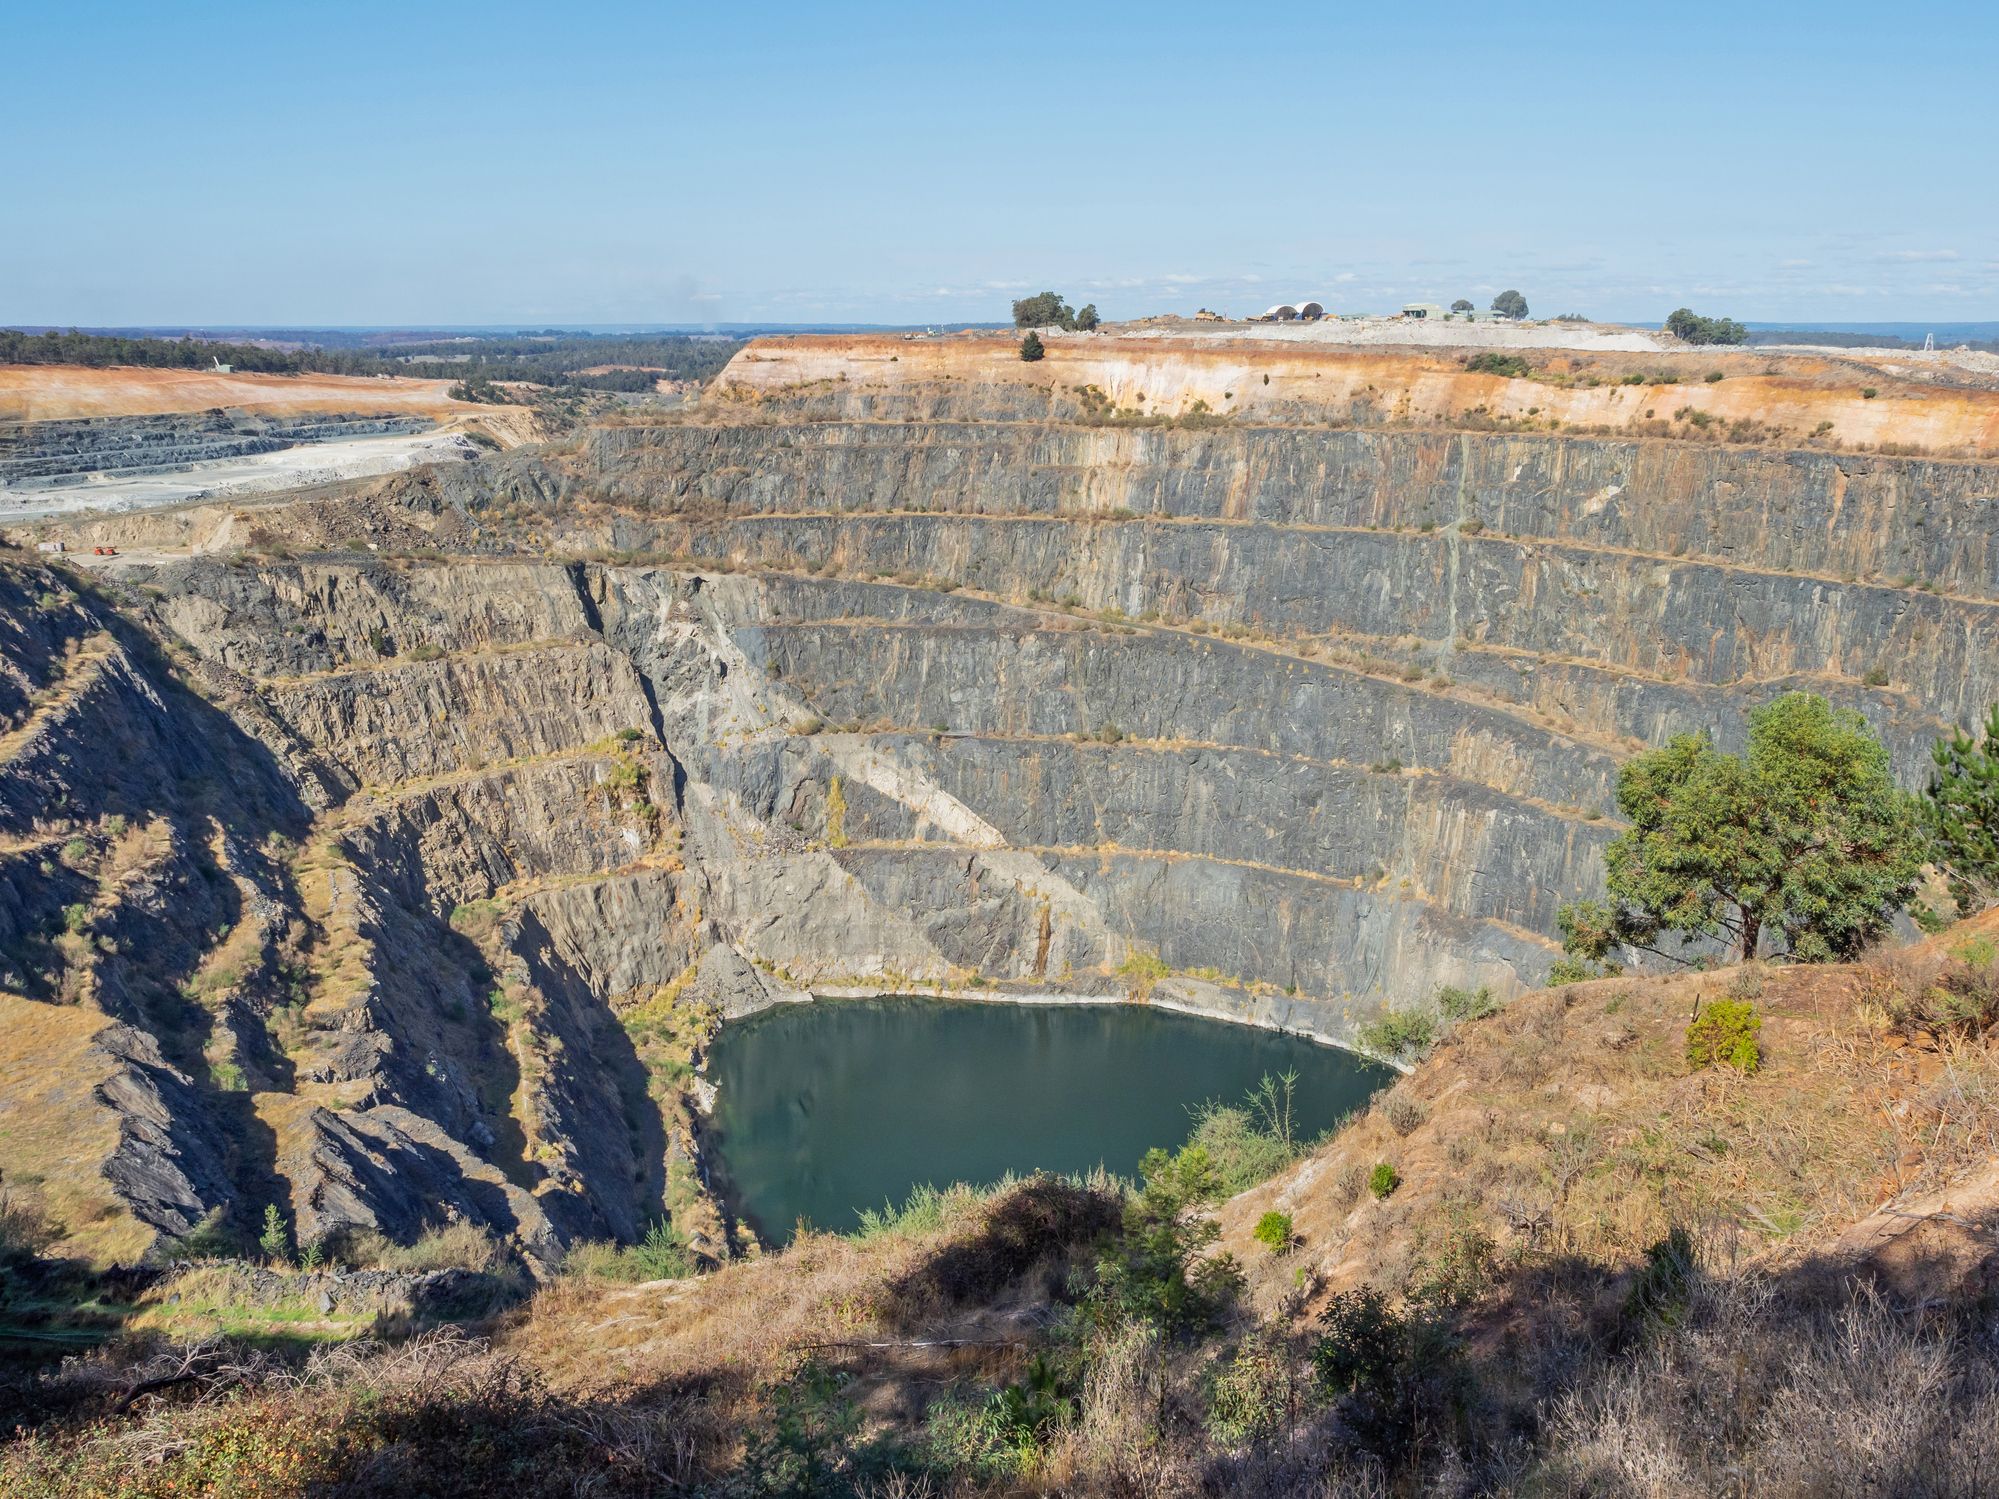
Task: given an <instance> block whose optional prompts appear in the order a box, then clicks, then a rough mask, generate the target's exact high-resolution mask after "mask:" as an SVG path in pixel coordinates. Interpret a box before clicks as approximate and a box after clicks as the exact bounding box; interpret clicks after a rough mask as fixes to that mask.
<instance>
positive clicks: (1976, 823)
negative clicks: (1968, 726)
mask: <svg viewBox="0 0 1999 1499" xmlns="http://www.w3.org/2000/svg"><path fill="white" fill-rule="evenodd" d="M1930 758H1931V759H1933V760H1935V761H1936V770H1935V772H1934V773H1933V774H1932V775H1931V777H1930V791H1929V796H1928V798H1927V799H1926V800H1925V802H1924V808H1923V810H1924V812H1925V813H1926V814H1927V816H1928V820H1929V825H1930V833H1931V836H1932V837H1933V839H1934V841H1935V849H1934V857H1935V859H1936V862H1937V865H1938V867H1939V868H1941V869H1942V870H1943V872H1944V876H1945V878H1947V879H1948V880H1949V881H1950V893H1951V896H1952V898H1953V899H1955V900H1956V901H1957V911H1958V914H1959V915H1960V916H1970V915H1972V914H1973V913H1974V912H1976V911H1978V910H1980V909H1982V908H1983V907H1984V906H1986V905H1989V904H1990V903H1991V902H1992V901H1993V899H1994V898H1995V897H1999V707H1995V708H1994V709H1993V710H1992V712H1991V714H1990V716H1988V717H1987V718H1986V720H1985V737H1984V740H1983V742H1980V741H1979V740H1976V739H1973V738H1972V737H1971V735H1969V734H1967V733H1965V732H1964V731H1963V730H1961V729H1959V730H1956V731H1954V732H1953V733H1952V734H1951V736H1950V738H1948V739H1940V740H1938V741H1937V742H1936V743H1935V744H1934V745H1932V746H1931V747H1930Z"/></svg>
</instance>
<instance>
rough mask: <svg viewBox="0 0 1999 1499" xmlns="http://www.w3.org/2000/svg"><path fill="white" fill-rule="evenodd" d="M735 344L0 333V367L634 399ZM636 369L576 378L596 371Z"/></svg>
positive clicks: (685, 338) (724, 355)
mask: <svg viewBox="0 0 1999 1499" xmlns="http://www.w3.org/2000/svg"><path fill="white" fill-rule="evenodd" d="M742 344H743V341H742V340H741V339H718V338H709V337H697V336H695V335H692V334H656V333H646V334H626V333H605V334H562V335H555V336H548V335H543V336H538V337H537V336H522V335H495V336H479V335H472V336H469V337H461V338H452V339H442V340H431V341H426V342H417V343H409V344H399V345H392V346H390V348H389V349H386V350H378V349H365V348H341V349H331V348H321V347H318V346H306V347H303V348H271V347H268V346H265V345H262V344H241V343H225V342H220V341H215V340H209V339H201V338H195V337H192V336H183V337H181V338H148V337H145V336H142V335H129V334H118V333H84V332H80V331H78V330H77V329H74V328H72V329H69V330H67V331H63V330H58V329H53V328H52V329H49V330H48V331H46V332H42V333H25V332H22V331H20V330H18V329H12V328H0V364H17V365H19V364H27V365H42V364H73V365H83V366H86V367H89V368H93V369H105V368H110V367H112V366H116V365H133V366H137V367H139V368H142V369H207V368H208V367H209V366H210V364H211V363H212V362H214V361H217V360H219V361H220V362H221V363H223V364H226V365H230V366H232V367H233V368H235V369H238V370H243V371H248V372H252V373H257V374H274V375H298V374H324V375H364V376H365V375H402V376H409V377H413V378H416V379H430V380H458V381H461V382H463V383H464V384H466V385H468V386H482V385H488V384H490V383H491V382H493V381H495V380H517V381H524V382H526V383H529V384H534V385H547V386H555V387H563V388H567V389H571V390H578V389H580V390H601V391H643V390H650V389H652V387H653V382H654V381H656V380H659V379H662V378H664V379H674V380H707V379H710V378H712V377H713V376H714V375H716V374H718V373H719V372H720V371H721V369H722V367H723V366H724V365H726V364H727V363H728V362H729V359H730V358H731V356H733V355H734V354H735V352H736V351H737V350H738V349H740V348H741V347H742ZM604 364H628V365H637V366H643V368H638V369H627V370H606V371H603V372H601V373H598V374H590V375H586V374H582V373H580V372H581V371H583V370H586V369H590V368H592V367H593V366H596V365H604Z"/></svg>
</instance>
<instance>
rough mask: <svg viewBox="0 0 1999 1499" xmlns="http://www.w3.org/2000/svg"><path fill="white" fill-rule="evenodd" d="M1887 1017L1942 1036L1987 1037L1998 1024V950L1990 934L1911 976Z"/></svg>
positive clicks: (1894, 997) (1891, 1000) (1892, 1001)
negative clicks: (1987, 1032)
mask: <svg viewBox="0 0 1999 1499" xmlns="http://www.w3.org/2000/svg"><path fill="white" fill-rule="evenodd" d="M1905 972H1906V970H1905ZM1888 1018H1889V1020H1890V1021H1891V1022H1892V1023H1893V1024H1895V1025H1896V1026H1899V1027H1901V1028H1903V1029H1905V1030H1924V1031H1929V1032H1930V1033H1932V1034H1933V1035H1938V1036H1969V1037H1975V1036H1981V1035H1983V1034H1984V1033H1985V1032H1986V1031H1988V1030H1990V1029H1992V1028H1993V1026H1995V1025H1999V949H1995V947H1994V945H1993V943H1992V941H1991V940H1990V939H1989V938H1985V937H1979V938H1974V939H1973V940H1971V941H1969V942H1966V943H1963V944H1962V945H1960V946H1959V947H1958V948H1956V949H1955V950H1954V951H1953V952H1951V953H1950V954H1949V955H1948V956H1947V957H1946V958H1945V959H1944V960H1943V962H1942V964H1941V965H1940V966H1938V967H1937V968H1936V969H1935V970H1934V972H1931V973H1928V974H1926V975H1925V974H1922V973H1921V972H1917V973H1912V974H1908V976H1906V977H1905V978H1904V980H1903V982H1902V983H1901V985H1900V986H1899V988H1898V989H1897V991H1896V992H1895V993H1894V994H1893V995H1891V997H1890V998H1889V1000H1888Z"/></svg>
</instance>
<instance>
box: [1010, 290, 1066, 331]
mask: <svg viewBox="0 0 1999 1499" xmlns="http://www.w3.org/2000/svg"><path fill="white" fill-rule="evenodd" d="M1013 325H1014V327H1016V328H1073V327H1075V326H1076V313H1075V310H1074V309H1073V308H1071V307H1070V306H1069V304H1068V303H1067V302H1064V301H1063V300H1062V294H1061V293H1060V292H1053V291H1044V292H1040V293H1038V294H1036V295H1035V296H1032V297H1022V298H1021V299H1020V300H1019V301H1018V302H1016V303H1014V304H1013Z"/></svg>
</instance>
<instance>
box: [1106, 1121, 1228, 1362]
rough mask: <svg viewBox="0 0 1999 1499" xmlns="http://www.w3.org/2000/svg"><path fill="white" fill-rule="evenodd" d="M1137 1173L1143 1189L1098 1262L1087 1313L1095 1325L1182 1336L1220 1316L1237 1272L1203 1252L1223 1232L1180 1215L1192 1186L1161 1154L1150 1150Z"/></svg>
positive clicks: (1134, 1197) (1132, 1199) (1207, 1221)
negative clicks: (1140, 1327) (1135, 1325)
mask: <svg viewBox="0 0 1999 1499" xmlns="http://www.w3.org/2000/svg"><path fill="white" fill-rule="evenodd" d="M1140 1169H1141V1170H1142V1171H1143V1172H1144V1175H1145V1185H1144V1186H1143V1188H1141V1189H1140V1190H1139V1191H1137V1192H1135V1193H1133V1194H1132V1196H1131V1197H1130V1199H1129V1200H1128V1201H1127V1202H1126V1203H1125V1209H1124V1223H1123V1227H1122V1229H1121V1231H1120V1232H1119V1234H1118V1237H1117V1239H1116V1240H1115V1241H1114V1242H1113V1243H1112V1244H1111V1245H1110V1246H1109V1247H1108V1248H1107V1249H1106V1250H1105V1251H1104V1253H1102V1254H1101V1255H1100V1256H1099V1257H1098V1259H1097V1264H1096V1277H1095V1284H1094V1285H1093V1286H1092V1287H1091V1288H1090V1292H1089V1297H1088V1302H1087V1306H1086V1315H1087V1316H1088V1317H1089V1318H1090V1319H1091V1320H1093V1321H1094V1322H1096V1323H1097V1325H1098V1326H1099V1327H1101V1328H1106V1329H1108V1328H1111V1327H1114V1326H1118V1325H1121V1324H1126V1323H1133V1322H1137V1323H1144V1324H1147V1325H1149V1326H1151V1327H1153V1328H1155V1329H1157V1330H1158V1331H1159V1332H1160V1333H1161V1334H1162V1335H1164V1336H1166V1337H1183V1336H1186V1335H1189V1334H1192V1333H1195V1332H1199V1331H1201V1330H1203V1329H1205V1328H1208V1327H1210V1326H1212V1325H1213V1324H1214V1323H1215V1322H1216V1321H1217V1320H1218V1319H1219V1318H1220V1316H1221V1314H1222V1313H1223V1311H1224V1310H1226V1309H1227V1308H1228V1307H1229V1306H1230V1305H1231V1304H1232V1303H1233V1302H1234V1300H1235V1298H1236V1296H1237V1294H1238V1293H1239V1292H1240V1291H1241V1289H1242V1284H1243V1274H1242V1270H1241V1268H1240V1267H1239V1266H1238V1265H1237V1264H1236V1262H1235V1259H1234V1257H1233V1256H1231V1255H1227V1254H1220V1255H1210V1254H1208V1253H1207V1250H1208V1249H1209V1248H1210V1247H1211V1246H1212V1245H1213V1244H1214V1242H1215V1240H1216V1239H1218V1238H1220V1237H1221V1228H1220V1226H1219V1225H1218V1224H1217V1223H1215V1221H1214V1220H1213V1219H1211V1218H1201V1217H1195V1216H1193V1215H1191V1214H1189V1213H1188V1212H1187V1211H1186V1209H1187V1208H1188V1207H1189V1206H1190V1205H1191V1204H1192V1202H1193V1201H1194V1200H1195V1199H1194V1197H1193V1192H1192V1184H1190V1183H1189V1182H1188V1181H1187V1180H1186V1178H1185V1177H1184V1176H1183V1174H1182V1172H1181V1171H1180V1170H1179V1169H1178V1168H1177V1166H1176V1165H1174V1164H1172V1163H1170V1162H1169V1158H1168V1157H1167V1155H1166V1153H1165V1152H1164V1151H1159V1150H1155V1151H1152V1152H1150V1153H1149V1154H1148V1155H1147V1156H1146V1159H1145V1164H1144V1165H1143V1166H1142V1167H1141V1168H1140Z"/></svg>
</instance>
